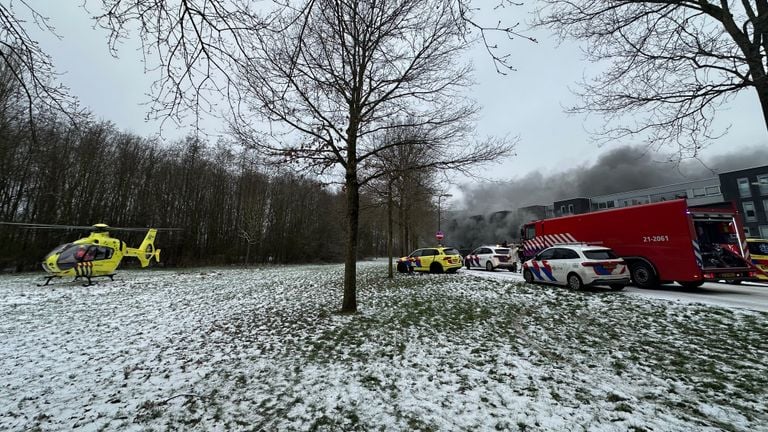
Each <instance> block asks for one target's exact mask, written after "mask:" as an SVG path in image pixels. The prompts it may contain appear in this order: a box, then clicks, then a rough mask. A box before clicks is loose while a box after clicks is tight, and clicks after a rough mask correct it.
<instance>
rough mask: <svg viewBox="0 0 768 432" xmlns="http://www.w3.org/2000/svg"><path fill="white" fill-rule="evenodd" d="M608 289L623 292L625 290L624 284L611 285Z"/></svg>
mask: <svg viewBox="0 0 768 432" xmlns="http://www.w3.org/2000/svg"><path fill="white" fill-rule="evenodd" d="M608 287H609V288H610V289H611V291H621V290H623V289H624V284H610V285H608Z"/></svg>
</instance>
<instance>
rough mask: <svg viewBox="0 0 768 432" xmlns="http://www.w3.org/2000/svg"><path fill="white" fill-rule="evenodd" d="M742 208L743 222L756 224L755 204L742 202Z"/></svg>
mask: <svg viewBox="0 0 768 432" xmlns="http://www.w3.org/2000/svg"><path fill="white" fill-rule="evenodd" d="M741 204H742V205H743V206H744V220H745V221H747V222H757V213H756V212H755V203H753V202H752V201H744V202H743V203H741Z"/></svg>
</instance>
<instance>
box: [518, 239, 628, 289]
mask: <svg viewBox="0 0 768 432" xmlns="http://www.w3.org/2000/svg"><path fill="white" fill-rule="evenodd" d="M523 278H525V281H526V282H528V283H531V282H535V283H540V282H544V283H550V284H556V285H566V286H568V287H569V288H572V289H581V288H583V287H584V286H585V285H608V286H609V287H610V288H611V289H612V290H616V291H618V290H620V289H622V288H624V286H626V285H627V284H629V269H628V268H627V264H626V263H625V262H624V260H623V259H621V258H619V257H617V256H616V254H615V253H614V252H613V250H611V249H608V248H606V247H602V246H588V245H562V246H553V247H550V248H547V249H544V250H543V251H541V252H539V253H538V254H537V255H536V256H534V257H533V258H532V259H530V260H528V261H526V262H525V263H524V264H523Z"/></svg>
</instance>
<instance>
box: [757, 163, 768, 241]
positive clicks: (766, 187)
mask: <svg viewBox="0 0 768 432" xmlns="http://www.w3.org/2000/svg"><path fill="white" fill-rule="evenodd" d="M757 185H758V186H760V195H768V174H762V175H759V176H757ZM760 235H762V234H760Z"/></svg>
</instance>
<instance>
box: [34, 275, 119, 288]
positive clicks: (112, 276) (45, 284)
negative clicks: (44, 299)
mask: <svg viewBox="0 0 768 432" xmlns="http://www.w3.org/2000/svg"><path fill="white" fill-rule="evenodd" d="M81 277H82V278H86V279H88V282H86V283H84V284H83V286H84V287H87V286H91V285H93V282H92V281H91V278H95V277H108V278H109V280H110V281H114V280H115V275H114V274H108V275H101V276H75V278H74V279H72V282H77V280H78V279H80V278H81ZM57 278H61V276H46V277H45V283H43V284H37V286H39V287H44V286H47V285H48V284H49V283H51V281H52V280H53V279H57Z"/></svg>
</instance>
